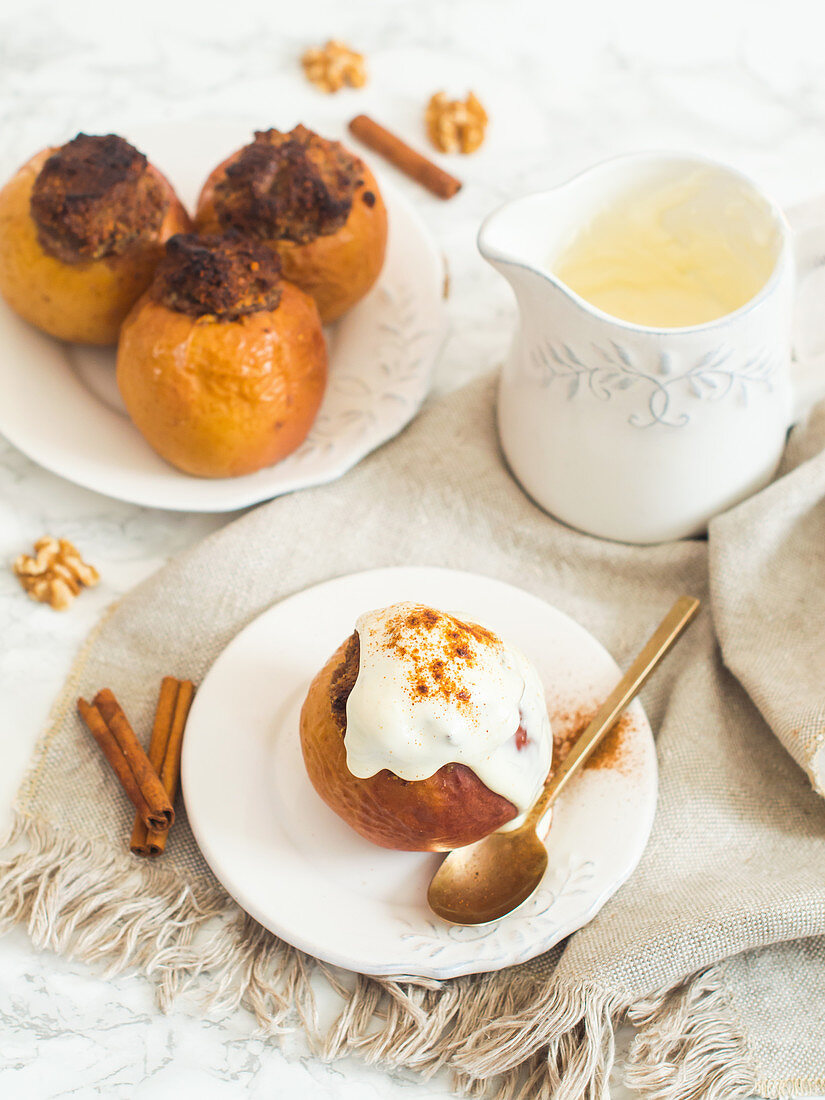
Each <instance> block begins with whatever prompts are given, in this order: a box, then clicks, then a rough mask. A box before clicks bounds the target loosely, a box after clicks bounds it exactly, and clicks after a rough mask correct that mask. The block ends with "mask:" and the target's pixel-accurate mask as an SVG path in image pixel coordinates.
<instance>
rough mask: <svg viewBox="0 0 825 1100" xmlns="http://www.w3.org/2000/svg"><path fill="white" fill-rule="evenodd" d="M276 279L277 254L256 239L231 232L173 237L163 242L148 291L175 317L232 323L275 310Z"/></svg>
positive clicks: (277, 298)
mask: <svg viewBox="0 0 825 1100" xmlns="http://www.w3.org/2000/svg"><path fill="white" fill-rule="evenodd" d="M280 276H281V261H280V259H279V258H278V255H277V253H276V252H274V251H273V249H271V248H268V247H267V246H266V245H265V244H261V243H260V242H259V241H254V240H250V239H249V238H245V237H241V236H240V235H239V234H237V233H228V234H226V235H225V236H213V235H208V234H197V233H177V234H176V235H175V236H174V237H170V238H169V240H168V241H167V242H166V255H165V256H164V258H163V259H162V260H161V262H160V264H159V265H158V269H157V271H156V273H155V281H154V283H153V284H152V291H151V293H152V296H153V297H154V298H155V299H156V300H157V301H159V302H161V303H162V304H163V305H165V306H166V307H167V308H168V309H171V310H174V311H175V312H176V313H185V314H187V315H188V316H190V317H198V318H203V317H209V318H210V319H212V320H216V321H237V320H238V319H239V318H241V317H245V316H247V315H248V314H250V313H259V312H261V311H262V310H269V311H272V310H275V309H277V308H278V306H279V304H280V301H281V278H280Z"/></svg>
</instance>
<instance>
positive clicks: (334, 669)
mask: <svg viewBox="0 0 825 1100" xmlns="http://www.w3.org/2000/svg"><path fill="white" fill-rule="evenodd" d="M354 637H355V636H353V637H351V638H348V639H347V640H346V641H345V642H344V643H343V644H342V645H341V646H339V648H338V649H337V650H336V651H335V653H334V654H333V655H332V657H330V659H329V660H328V661H327V663H326V664H325V665H324V667H323V668H322V669H321V671H320V672H319V673H318V675H317V676H316V677H315V679H314V680H313V681H312V683H311V685H310V688H309V691H308V693H307V697H306V700H305V701H304V705H303V708H302V710H301V721H300V732H301V749H302V751H303V755H304V764H305V766H306V769H307V773H308V775H309V778H310V780H311V782H312V785H313V787H315V790H316V791H317V792H318V794H319V795H320V796H321V798H322V799H323V800H324V802H326V804H327V805H328V806H329V807H330V809H332V810H334V811H335V813H337V814H338V816H339V817H342V818H343V819H344V821H346V822H347V824H348V825H351V826H352V828H353V829H355V831H356V832H358V833H360V834H361V836H363V837H365V838H366V839H367V840H371V841H372V842H373V844H378V845H380V846H381V847H382V848H396V849H401V850H404V851H409V852H443V851H451V850H452V849H453V848H461V847H463V846H464V845H465V844H473V843H474V842H475V841H477V840H481V839H482V837H485V836H487V835H488V834H489V833H492V832H495V830H496V829H499V828H501V826H502V825H504V824H505V823H506V822H508V821H511V820H512V819H513V818H514V817H515V816H516V808H515V806H514V805H513V804H512V802H509V801H508V800H507V799H506V798H503V797H502V796H501V795H499V794H495V793H494V792H493V791H491V790H490V789H489V788H488V787H485V785H484V784H483V783H482V782H481V780H480V779H479V778H478V776H477V775H476V774H475V772H473V771H472V770H471V769H470V768H468V767H467V766H466V765H464V764H445V765H444V767H442V768H439V770H438V771H437V772H436V773H435V774H434V775H431V776H430V777H429V778H428V779H420V780H413V781H408V780H404V779H400V778H399V777H398V776H397V775H394V774H393V773H392V772H390V771H387V770H386V769H385V770H383V771H380V772H378V773H377V774H376V775H373V776H371V777H370V778H369V779H358V778H357V777H356V776H354V775H353V774H352V773H351V772H350V770H349V768H348V767H347V755H346V748H345V745H344V732H345V729H344V726H343V723H342V721H341V718H340V715H339V714H336V713H335V709H334V707H333V705H332V701H331V700H332V696H333V694H334V693H335V683H334V681H335V677H336V673H339V672H340V669H341V667H342V665H344V663H345V661H346V660H347V651H348V647H349V646H351V645H352V642H353V638H354Z"/></svg>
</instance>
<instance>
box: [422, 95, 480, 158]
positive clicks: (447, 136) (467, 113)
mask: <svg viewBox="0 0 825 1100" xmlns="http://www.w3.org/2000/svg"><path fill="white" fill-rule="evenodd" d="M487 121H488V120H487V112H486V111H485V110H484V108H483V107H482V106H481V103H480V102H479V100H478V98H477V96H476V95H475V93H474V92H470V93H469V94H468V96H467V98H466V99H447V95H446V93H445V92H436V93H435V95H434V96H432V97H431V99H430V102H429V103H428V104H427V110H426V112H425V115H424V122H425V124H426V126H427V133H428V134H429V136H430V141H431V142H432V143H433V145H434V146H435V147H436V149H439V150H440V151H441V152H442V153H474V152H475V151H476V149H478V147H479V146H480V145H481V143H482V142H483V141H484V135H485V133H486V130H487Z"/></svg>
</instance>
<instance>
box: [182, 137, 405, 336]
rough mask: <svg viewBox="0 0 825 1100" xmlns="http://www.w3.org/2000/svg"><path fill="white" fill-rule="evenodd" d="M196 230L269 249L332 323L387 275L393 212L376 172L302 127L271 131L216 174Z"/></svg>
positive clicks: (205, 194) (199, 211) (204, 197)
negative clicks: (239, 236)
mask: <svg viewBox="0 0 825 1100" xmlns="http://www.w3.org/2000/svg"><path fill="white" fill-rule="evenodd" d="M195 222H196V225H197V227H198V229H200V230H201V231H202V232H205V233H221V232H225V231H226V230H227V229H235V230H237V231H238V232H239V233H243V234H244V235H245V236H252V237H255V238H257V239H258V240H261V241H266V242H267V243H268V244H269V245H270V246H271V247H273V248H274V249H275V250H276V251H277V252H278V254H279V256H280V257H281V263H282V265H283V273H284V278H285V279H288V280H290V282H293V283H295V285H296V286H299V287H301V289H302V290H305V291H306V292H307V293H308V294H311V295H312V296H313V298H314V299H315V301H316V302H317V304H318V310H319V312H320V314H321V320H322V321H323V322H324V324H327V323H328V322H330V321H335V320H337V318H339V317H340V316H341V315H342V314H343V313H345V312H346V311H347V310H348V309H350V307H351V306H353V305H355V303H356V302H357V301H359V300H360V299H361V298H363V296H364V295H365V294H366V293H367V291H368V290H369V289H370V287H371V286H372V285H373V283H374V282H375V280H376V279H377V278H378V275H379V273H380V271H381V267H382V265H383V263H384V252H385V249H386V243H387V211H386V208H385V206H384V202H383V199H382V198H381V193H380V191H379V190H378V185H377V184H376V182H375V179H374V177H373V175H372V173H371V172H370V170H369V168H367V166H366V165H365V164H364V163H363V161H361V160H360V159H359V158H358V157H356V156H354V155H353V154H352V153H350V152H349V151H348V150H347V149H345V148H344V146H343V145H341V144H340V143H339V142H337V141H327V140H326V139H325V138H322V137H319V136H318V134H315V133H313V132H312V131H311V130H308V129H306V127H304V126H296V127H295V128H294V129H293V130H291V131H289V132H288V133H282V132H281V131H279V130H265V131H260V132H257V133H256V134H255V140H254V141H253V142H251V143H250V144H249V145H246V146H244V148H243V149H240V150H238V151H237V152H236V153H234V154H233V155H232V156H230V157H229V158H228V159H227V160H225V161H224V162H223V163H222V164H220V165H218V167H217V168H216V169H215V170H214V171H213V172H212V174H211V175H210V176H209V178H208V180H207V181H206V183H205V184H204V187H203V191H202V192H201V196H200V200H199V202H198V209H197V213H196V215H195Z"/></svg>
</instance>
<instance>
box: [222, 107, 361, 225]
mask: <svg viewBox="0 0 825 1100" xmlns="http://www.w3.org/2000/svg"><path fill="white" fill-rule="evenodd" d="M362 171H363V165H362V163H361V161H360V160H358V158H357V157H354V156H352V155H351V154H350V153H348V152H347V150H346V149H345V148H344V147H343V146H342V145H341V144H340V143H339V142H337V141H327V140H325V139H324V138H322V137H319V136H318V135H317V134H314V133H313V132H312V131H311V130H307V129H306V127H305V126H296V127H295V128H294V129H293V130H291V131H289V133H282V132H281V131H279V130H264V131H258V132H256V134H255V140H254V141H253V142H252V143H251V144H249V145H247V146H245V147H244V148H243V149H242V150H241V151H240V153H239V154H238V156H237V158H236V159H235V160H234V161H233V162H232V163H231V164H229V165H228V167H227V169H226V175H225V176H224V178H223V179H222V180H221V181H220V182H219V183H217V184H216V185H215V195H214V203H215V212H216V214H217V217H218V221H219V223H220V225H221V227H222V228H223V229H225V230H226V229H236V230H238V231H239V232H240V233H244V234H246V235H250V236H255V237H258V238H260V239H263V240H282V241H293V242H295V243H296V244H306V243H308V242H309V241H313V240H315V239H316V238H317V237H323V236H328V235H329V234H332V233H335V232H336V231H337V230H338V229H340V228H341V226H342V225H344V223H345V222H346V220H347V218H348V217H349V215H350V210H351V209H352V202H353V197H354V195H355V192H356V190H357V188H358V187H359V186H360V184H361V183H362V182H363V181H362V178H361V177H362ZM371 199H372V202H373V203H374V201H375V197H374V196H371Z"/></svg>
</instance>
